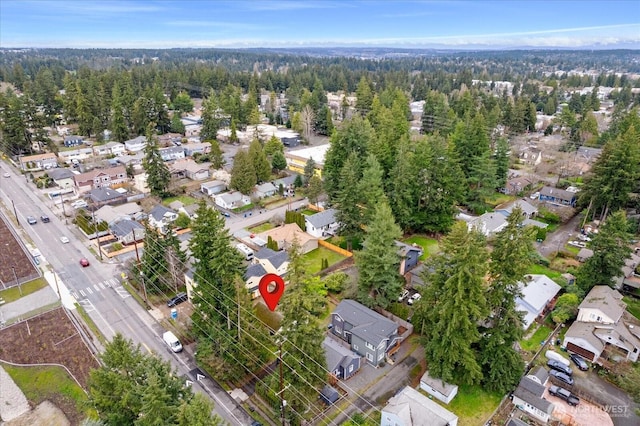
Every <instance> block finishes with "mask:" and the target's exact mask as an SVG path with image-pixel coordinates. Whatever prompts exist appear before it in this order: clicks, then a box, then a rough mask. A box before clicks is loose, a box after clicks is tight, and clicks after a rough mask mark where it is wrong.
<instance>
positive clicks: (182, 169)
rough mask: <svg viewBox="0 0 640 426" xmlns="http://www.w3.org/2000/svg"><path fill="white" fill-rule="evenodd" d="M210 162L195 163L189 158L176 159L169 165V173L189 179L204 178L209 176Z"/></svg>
mask: <svg viewBox="0 0 640 426" xmlns="http://www.w3.org/2000/svg"><path fill="white" fill-rule="evenodd" d="M210 166H211V163H196V162H195V161H193V160H192V159H191V158H182V159H180V160H176V161H175V162H174V163H172V164H171V165H170V166H169V170H170V171H171V173H173V174H175V175H177V176H179V177H186V178H188V179H191V180H205V179H207V178H208V177H209V167H210Z"/></svg>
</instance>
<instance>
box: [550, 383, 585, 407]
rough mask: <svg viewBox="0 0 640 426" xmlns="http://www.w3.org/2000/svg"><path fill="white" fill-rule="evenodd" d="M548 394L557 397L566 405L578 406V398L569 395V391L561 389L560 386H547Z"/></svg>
mask: <svg viewBox="0 0 640 426" xmlns="http://www.w3.org/2000/svg"><path fill="white" fill-rule="evenodd" d="M549 393H550V394H551V395H553V396H557V397H558V398H560V399H564V400H565V401H567V404H569V405H571V406H572V407H575V406H576V405H578V404H580V398H578V397H577V396H575V395H574V394H572V393H571V391H569V390H567V389H564V388H561V387H560V386H555V385H551V386H549Z"/></svg>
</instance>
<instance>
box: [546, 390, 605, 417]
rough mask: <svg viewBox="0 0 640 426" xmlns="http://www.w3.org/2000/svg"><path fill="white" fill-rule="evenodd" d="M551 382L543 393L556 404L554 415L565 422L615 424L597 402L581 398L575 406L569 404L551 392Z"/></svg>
mask: <svg viewBox="0 0 640 426" xmlns="http://www.w3.org/2000/svg"><path fill="white" fill-rule="evenodd" d="M549 386H550V383H549V384H547V388H546V389H545V391H544V394H543V395H542V396H543V398H544V399H546V400H547V401H550V402H552V403H553V405H554V406H555V409H554V410H553V417H555V418H556V419H560V421H561V422H562V423H563V424H576V425H584V426H589V425H598V426H614V423H613V421H612V420H611V417H610V416H609V414H607V413H606V412H605V411H604V410H602V409H601V408H600V407H598V406H597V405H595V404H591V403H589V402H587V401H585V400H581V401H580V404H578V405H577V406H575V407H572V406H570V405H569V404H567V403H566V402H565V401H564V400H563V399H561V398H558V397H557V396H553V395H551V394H550V393H549Z"/></svg>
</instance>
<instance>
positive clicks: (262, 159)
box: [249, 139, 271, 182]
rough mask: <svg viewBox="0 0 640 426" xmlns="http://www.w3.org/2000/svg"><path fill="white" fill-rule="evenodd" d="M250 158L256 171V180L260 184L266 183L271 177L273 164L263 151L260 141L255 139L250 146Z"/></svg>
mask: <svg viewBox="0 0 640 426" xmlns="http://www.w3.org/2000/svg"><path fill="white" fill-rule="evenodd" d="M249 157H250V158H251V163H252V164H253V169H254V170H255V171H256V179H257V181H258V182H266V181H268V180H269V178H270V177H271V164H270V163H269V160H267V156H266V155H265V153H264V150H263V149H262V144H261V143H260V141H259V140H258V139H254V140H253V141H252V142H251V145H249Z"/></svg>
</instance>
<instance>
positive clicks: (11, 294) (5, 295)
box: [0, 278, 48, 303]
mask: <svg viewBox="0 0 640 426" xmlns="http://www.w3.org/2000/svg"><path fill="white" fill-rule="evenodd" d="M47 285H48V284H47V281H46V280H45V279H44V278H36V279H35V280H33V281H29V282H28V283H24V284H21V285H20V287H17V286H16V287H11V288H8V289H6V290H2V291H0V299H3V300H4V301H5V302H6V303H9V302H13V301H15V300H18V299H20V297H22V296H26V295H27V294H31V293H34V292H36V291H38V290H40V289H41V288H45V287H46V286H47ZM20 291H22V296H21V295H20Z"/></svg>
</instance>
